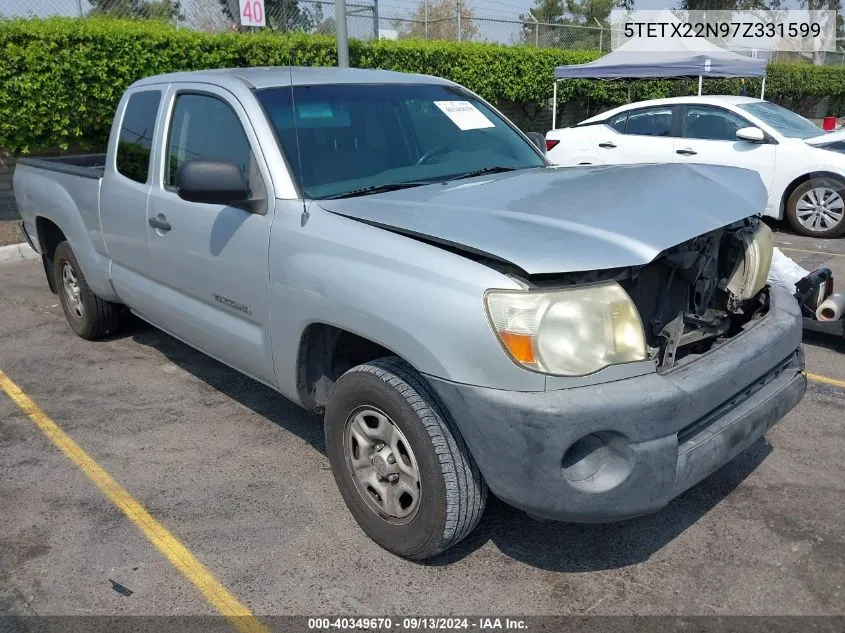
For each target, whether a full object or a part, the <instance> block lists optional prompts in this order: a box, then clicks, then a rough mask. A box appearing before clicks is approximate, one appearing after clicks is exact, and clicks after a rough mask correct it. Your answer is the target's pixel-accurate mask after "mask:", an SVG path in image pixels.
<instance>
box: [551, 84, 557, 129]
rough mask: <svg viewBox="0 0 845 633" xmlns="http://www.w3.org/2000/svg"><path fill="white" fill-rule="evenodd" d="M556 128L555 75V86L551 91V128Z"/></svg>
mask: <svg viewBox="0 0 845 633" xmlns="http://www.w3.org/2000/svg"><path fill="white" fill-rule="evenodd" d="M556 128H557V77H555V87H554V90H553V91H552V129H553V130H554V129H556Z"/></svg>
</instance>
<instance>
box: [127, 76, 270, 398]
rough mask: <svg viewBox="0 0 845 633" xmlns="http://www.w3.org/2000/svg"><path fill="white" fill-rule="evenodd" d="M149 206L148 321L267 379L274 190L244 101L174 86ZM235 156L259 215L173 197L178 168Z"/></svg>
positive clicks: (210, 89)
mask: <svg viewBox="0 0 845 633" xmlns="http://www.w3.org/2000/svg"><path fill="white" fill-rule="evenodd" d="M166 107H167V120H166V123H167V129H166V131H165V134H164V135H163V139H164V147H163V148H162V149H163V151H162V153H161V155H162V160H161V161H159V162H158V164H157V166H156V173H155V179H154V182H153V185H152V188H151V191H150V199H149V205H148V211H147V227H146V230H147V236H148V240H149V251H150V267H151V271H152V278H153V287H152V288H151V292H153V293H154V294H155V298H156V300H155V304H154V307H153V308H152V309H151V310H150V311H149V312H148V313H147V314H145V315H144V316H145V317H147V318H148V319H149V320H151V321H152V322H153V323H155V324H156V325H158V326H159V327H161V328H162V329H164V330H165V331H168V332H170V333H172V334H173V335H175V336H177V337H179V338H181V339H183V340H184V341H186V342H188V343H190V344H191V345H194V346H195V347H197V348H199V349H201V350H202V351H204V352H205V353H207V354H209V355H211V356H214V357H215V358H218V359H220V360H222V361H223V362H225V363H227V364H229V365H231V366H233V367H235V368H237V369H239V370H240V371H242V372H244V373H246V374H248V375H250V376H253V377H254V378H257V379H258V380H261V381H262V382H265V383H267V384H271V385H274V384H275V377H274V373H273V363H272V352H271V346H270V334H269V309H268V300H269V290H270V288H269V267H268V255H269V240H270V225H271V223H272V221H273V212H274V201H275V196H274V193H273V190H272V184H271V182H272V181H271V180H270V176H269V171H268V168H267V165H266V163H265V161H264V158H263V156H262V154H261V151H260V145H259V143H258V139H257V137H256V135H255V132H254V130H253V128H252V125H251V124H250V121H249V118H248V117H247V115H246V112H245V111H244V109H243V107H242V105H241V104H240V103H239V102H238V100H237V99H236V98H235V97H234V95H232V94H231V93H229V92H228V91H226V90H223V89H221V88H218V87H216V86H210V85H204V84H173V85H172V86H171V89H170V92H169V93H168V95H167V98H166ZM192 159H209V160H222V161H227V162H231V163H235V164H236V165H237V166H238V167H239V168H240V169H241V171H242V172H243V174H244V176H245V178H246V179H247V181H248V182H249V184H250V189H251V191H252V197H253V198H256V197H258V198H262V199H263V201H262V205H261V208H260V209H259V210H258V211H256V212H251V211H247V210H244V209H241V208H236V207H232V206H226V205H215V204H205V203H197V202H188V201H186V200H183V199H182V198H180V197H179V195H178V194H177V191H176V183H175V177H176V172H177V170H178V168H179V165H181V164H182V163H184V162H186V161H189V160H192Z"/></svg>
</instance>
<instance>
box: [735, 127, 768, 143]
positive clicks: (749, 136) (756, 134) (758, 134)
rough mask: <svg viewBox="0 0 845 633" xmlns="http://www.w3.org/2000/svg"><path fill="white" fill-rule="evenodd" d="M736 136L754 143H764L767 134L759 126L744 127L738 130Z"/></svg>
mask: <svg viewBox="0 0 845 633" xmlns="http://www.w3.org/2000/svg"><path fill="white" fill-rule="evenodd" d="M736 137H737V138H738V139H739V140H740V141H750V142H752V143H762V142H763V141H765V140H766V135H765V134H764V133H763V130H761V129H760V128H758V127H744V128H742V129H739V130H737V131H736Z"/></svg>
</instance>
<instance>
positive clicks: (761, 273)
mask: <svg viewBox="0 0 845 633" xmlns="http://www.w3.org/2000/svg"><path fill="white" fill-rule="evenodd" d="M736 237H737V238H739V239H740V240H741V241H742V248H743V251H744V256H743V257H741V258H740V259H739V260H738V261H737V262H736V264H735V265H734V269H733V273H732V274H731V276H730V279H729V280H728V290H729V291H730V292H731V293H732V294H733V295H734V296H735V297H736V298H737V299H739V300H740V301H746V300H748V299H751V298H752V297H754V296H755V295H756V294H757V293H758V292H760V291H761V290H762V289H763V286H765V285H766V278H767V277H768V276H769V268H770V267H771V265H772V251H773V250H774V236H773V235H772V230H771V229H770V228H769V227H768V226H767V225H766V223H765V222H760V223H759V224H758V225H757V227H756V229H752V228H749V229H744V230H742V231H739V232H738V233H737V234H736Z"/></svg>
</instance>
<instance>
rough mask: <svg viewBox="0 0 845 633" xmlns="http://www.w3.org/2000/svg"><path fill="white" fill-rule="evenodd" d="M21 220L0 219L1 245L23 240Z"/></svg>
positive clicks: (17, 242)
mask: <svg viewBox="0 0 845 633" xmlns="http://www.w3.org/2000/svg"><path fill="white" fill-rule="evenodd" d="M23 241H24V239H23V235H21V229H20V220H0V246H7V245H8V244H19V243H20V242H23Z"/></svg>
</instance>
